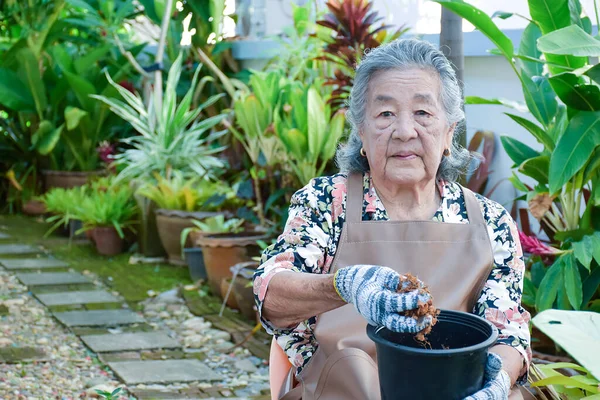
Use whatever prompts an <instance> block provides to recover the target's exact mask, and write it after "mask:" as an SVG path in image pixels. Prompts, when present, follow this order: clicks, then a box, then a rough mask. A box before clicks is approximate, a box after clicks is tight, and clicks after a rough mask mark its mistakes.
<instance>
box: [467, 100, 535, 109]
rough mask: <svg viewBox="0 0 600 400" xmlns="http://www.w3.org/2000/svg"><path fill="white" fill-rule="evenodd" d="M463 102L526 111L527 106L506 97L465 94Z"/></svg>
mask: <svg viewBox="0 0 600 400" xmlns="http://www.w3.org/2000/svg"><path fill="white" fill-rule="evenodd" d="M465 104H467V105H468V104H495V105H501V106H505V107H510V108H513V109H515V110H517V111H520V112H528V111H529V110H528V109H527V106H526V105H525V104H523V103H519V102H517V101H513V100H508V99H486V98H483V97H479V96H466V97H465Z"/></svg>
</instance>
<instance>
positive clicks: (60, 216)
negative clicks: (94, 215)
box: [40, 186, 89, 237]
mask: <svg viewBox="0 0 600 400" xmlns="http://www.w3.org/2000/svg"><path fill="white" fill-rule="evenodd" d="M88 194H89V187H88V186H81V187H76V188H71V189H63V188H52V189H50V190H49V191H48V192H46V194H44V195H43V196H42V197H41V198H40V199H41V201H42V202H43V203H44V205H45V206H46V210H47V212H49V213H50V214H52V216H50V217H48V218H47V219H46V222H48V223H51V224H52V226H51V227H50V229H48V231H47V232H46V237H47V236H48V235H50V234H51V233H52V232H54V231H55V230H56V229H58V228H59V227H60V226H61V225H62V226H63V227H66V226H67V225H68V224H69V222H70V221H71V220H74V219H80V217H81V211H80V207H81V205H82V204H83V203H84V201H85V199H86V197H87V196H88Z"/></svg>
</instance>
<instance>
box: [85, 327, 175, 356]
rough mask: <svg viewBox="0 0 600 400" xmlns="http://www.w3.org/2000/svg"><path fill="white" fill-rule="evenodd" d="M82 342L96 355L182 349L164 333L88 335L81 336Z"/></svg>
mask: <svg viewBox="0 0 600 400" xmlns="http://www.w3.org/2000/svg"><path fill="white" fill-rule="evenodd" d="M81 340H83V342H84V343H85V344H86V345H87V346H88V347H89V348H90V349H92V351H94V352H96V353H102V352H111V351H128V350H149V349H170V348H175V347H180V345H179V342H177V340H175V339H173V338H171V337H169V336H167V335H166V334H165V333H163V332H138V333H119V334H115V335H111V334H106V335H87V336H81Z"/></svg>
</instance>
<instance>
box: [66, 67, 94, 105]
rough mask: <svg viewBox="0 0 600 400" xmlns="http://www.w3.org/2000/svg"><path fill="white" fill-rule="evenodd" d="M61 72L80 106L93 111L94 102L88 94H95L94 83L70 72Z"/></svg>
mask: <svg viewBox="0 0 600 400" xmlns="http://www.w3.org/2000/svg"><path fill="white" fill-rule="evenodd" d="M63 73H64V74H65V77H66V78H67V81H68V82H69V86H71V90H73V93H75V97H77V100H78V101H79V104H80V105H81V108H83V109H84V110H85V111H87V112H89V113H93V112H94V106H95V105H96V102H95V101H94V99H92V98H91V97H90V95H93V94H96V89H95V88H94V85H92V83H91V82H89V81H87V80H85V79H84V78H82V77H80V76H77V75H75V74H72V73H70V72H67V71H63Z"/></svg>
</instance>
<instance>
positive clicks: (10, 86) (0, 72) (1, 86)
mask: <svg viewBox="0 0 600 400" xmlns="http://www.w3.org/2000/svg"><path fill="white" fill-rule="evenodd" d="M0 93H1V95H0V104H2V105H3V106H4V107H7V108H10V109H11V110H13V111H33V110H35V102H34V100H33V97H32V96H31V92H30V91H29V89H28V88H27V86H25V85H24V84H23V82H21V79H19V76H18V75H17V74H15V73H14V72H12V71H11V70H9V69H6V68H0Z"/></svg>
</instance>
